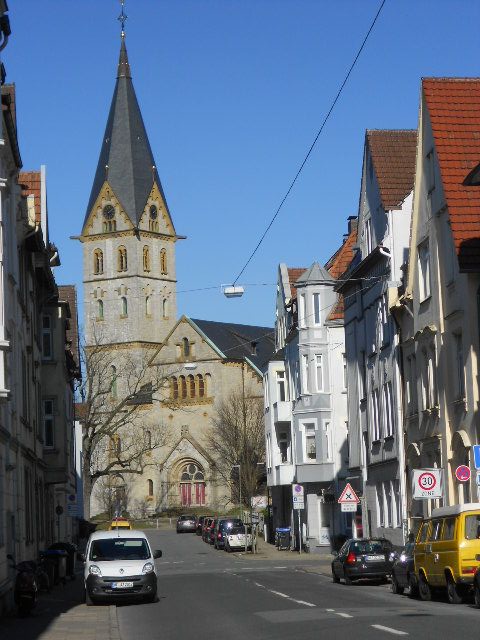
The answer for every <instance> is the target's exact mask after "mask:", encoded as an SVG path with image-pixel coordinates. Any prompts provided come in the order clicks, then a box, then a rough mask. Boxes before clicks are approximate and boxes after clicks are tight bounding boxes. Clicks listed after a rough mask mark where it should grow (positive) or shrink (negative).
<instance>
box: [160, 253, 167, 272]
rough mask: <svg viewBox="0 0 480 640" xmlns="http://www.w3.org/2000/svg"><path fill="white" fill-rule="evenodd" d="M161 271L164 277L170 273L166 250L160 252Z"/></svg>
mask: <svg viewBox="0 0 480 640" xmlns="http://www.w3.org/2000/svg"><path fill="white" fill-rule="evenodd" d="M160 271H161V272H162V274H163V275H166V274H167V273H168V271H167V251H166V249H162V250H161V251H160Z"/></svg>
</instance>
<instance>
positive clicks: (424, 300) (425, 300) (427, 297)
mask: <svg viewBox="0 0 480 640" xmlns="http://www.w3.org/2000/svg"><path fill="white" fill-rule="evenodd" d="M431 299H432V294H431V293H429V294H428V296H425V298H423V300H420V306H422V304H425V303H426V302H430V300H431Z"/></svg>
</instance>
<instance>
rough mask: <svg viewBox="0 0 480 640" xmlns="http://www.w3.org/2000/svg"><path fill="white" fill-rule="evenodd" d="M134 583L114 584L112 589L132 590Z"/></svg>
mask: <svg viewBox="0 0 480 640" xmlns="http://www.w3.org/2000/svg"><path fill="white" fill-rule="evenodd" d="M132 587H133V582H112V589H131V588H132Z"/></svg>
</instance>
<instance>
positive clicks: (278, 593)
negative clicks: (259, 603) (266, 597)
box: [269, 589, 290, 600]
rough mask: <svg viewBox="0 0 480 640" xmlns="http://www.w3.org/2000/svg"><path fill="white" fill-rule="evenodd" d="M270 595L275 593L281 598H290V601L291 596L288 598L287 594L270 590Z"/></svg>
mask: <svg viewBox="0 0 480 640" xmlns="http://www.w3.org/2000/svg"><path fill="white" fill-rule="evenodd" d="M269 591H270V593H274V594H275V595H276V596H280V597H281V598H288V599H289V600H290V596H287V594H286V593H282V592H281V591H274V590H273V589H269Z"/></svg>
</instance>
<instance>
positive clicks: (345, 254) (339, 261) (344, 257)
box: [325, 219, 358, 320]
mask: <svg viewBox="0 0 480 640" xmlns="http://www.w3.org/2000/svg"><path fill="white" fill-rule="evenodd" d="M349 224H350V233H349V234H348V236H347V239H346V240H345V242H344V243H343V244H342V246H341V247H340V249H338V250H337V251H336V252H335V253H334V254H333V256H332V257H331V258H330V260H329V261H328V262H327V264H326V265H325V267H326V269H327V270H328V272H329V273H330V275H331V276H333V277H334V278H335V279H336V280H338V279H339V278H340V277H341V276H343V274H344V273H345V271H346V270H347V269H348V267H349V265H350V263H351V262H352V260H353V247H354V246H355V244H356V242H357V228H358V221H357V219H354V220H350V222H349ZM343 311H344V302H343V295H341V294H339V296H338V300H337V303H336V304H335V306H334V307H333V309H332V310H331V311H330V313H329V314H328V316H327V320H342V319H343Z"/></svg>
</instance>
